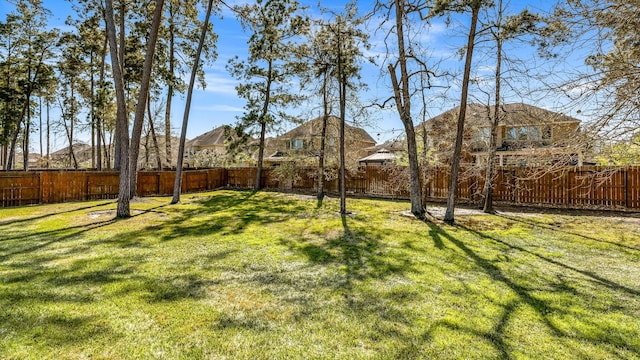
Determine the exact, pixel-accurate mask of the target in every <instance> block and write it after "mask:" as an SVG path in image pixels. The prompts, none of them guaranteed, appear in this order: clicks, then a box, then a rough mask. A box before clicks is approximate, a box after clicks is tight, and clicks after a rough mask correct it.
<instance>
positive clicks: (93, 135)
mask: <svg viewBox="0 0 640 360" xmlns="http://www.w3.org/2000/svg"><path fill="white" fill-rule="evenodd" d="M93 55H94V54H93V50H91V52H90V54H89V58H90V61H91V68H90V69H91V70H90V71H91V75H90V77H89V92H90V93H91V109H90V110H89V112H90V114H89V117H90V118H91V168H92V169H95V168H96V101H95V99H96V95H95V76H94V73H93Z"/></svg>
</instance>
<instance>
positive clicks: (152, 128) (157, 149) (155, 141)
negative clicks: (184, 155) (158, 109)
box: [147, 96, 162, 170]
mask: <svg viewBox="0 0 640 360" xmlns="http://www.w3.org/2000/svg"><path fill="white" fill-rule="evenodd" d="M147 116H148V117H149V131H150V132H151V139H152V140H153V149H154V153H155V154H156V162H157V168H158V170H162V158H161V157H160V146H159V145H158V137H157V136H156V129H155V126H153V117H152V116H151V96H149V99H147Z"/></svg>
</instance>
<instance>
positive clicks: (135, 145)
mask: <svg viewBox="0 0 640 360" xmlns="http://www.w3.org/2000/svg"><path fill="white" fill-rule="evenodd" d="M163 6H164V0H157V1H156V7H155V9H154V10H153V20H152V21H151V30H150V33H149V40H148V41H147V53H146V54H145V58H144V64H143V68H142V80H141V84H140V90H139V93H138V103H137V104H136V112H135V116H134V118H133V131H132V133H131V147H130V148H129V181H130V182H131V185H130V188H129V191H130V193H131V194H130V197H131V198H133V197H134V196H135V195H136V187H137V183H138V155H139V154H140V137H141V136H142V124H143V123H144V115H145V110H146V108H147V99H148V97H149V83H150V81H151V71H152V70H153V57H154V54H155V51H156V43H157V40H158V30H159V29H160V23H161V22H162V7H163Z"/></svg>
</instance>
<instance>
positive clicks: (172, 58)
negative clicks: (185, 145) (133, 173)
mask: <svg viewBox="0 0 640 360" xmlns="http://www.w3.org/2000/svg"><path fill="white" fill-rule="evenodd" d="M173 11H174V9H173V3H172V2H169V76H170V77H171V79H170V80H169V86H167V104H166V108H165V112H164V143H165V144H164V147H165V154H166V157H167V164H169V166H170V165H171V164H172V163H173V156H172V155H171V103H172V101H173V89H174V81H175V74H174V72H175V66H176V65H175V63H176V54H175V51H176V49H175V37H176V36H175V24H174V22H173Z"/></svg>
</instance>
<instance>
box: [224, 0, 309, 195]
mask: <svg viewBox="0 0 640 360" xmlns="http://www.w3.org/2000/svg"><path fill="white" fill-rule="evenodd" d="M235 11H236V12H237V13H238V15H239V17H240V21H241V22H242V25H243V27H244V28H245V29H248V30H249V31H251V37H250V39H249V42H248V43H249V56H248V58H247V59H246V60H244V61H241V60H240V59H239V58H238V57H236V58H234V59H231V60H230V62H229V64H228V66H227V69H228V70H229V72H230V73H231V74H232V75H233V76H234V77H236V78H237V79H238V80H240V81H241V82H242V83H241V84H240V85H238V87H237V91H238V95H239V96H240V97H242V98H244V99H245V100H246V101H247V104H246V105H245V109H246V110H245V113H244V115H243V116H242V117H241V119H240V124H239V128H240V129H241V130H243V129H251V128H256V127H257V128H258V131H259V133H260V135H259V136H260V137H259V144H258V167H257V174H256V181H255V185H254V189H255V190H259V189H261V188H262V164H263V159H264V148H265V138H266V134H267V131H268V130H271V129H272V128H273V127H274V126H275V125H276V124H277V123H278V122H279V121H280V120H281V119H283V118H285V117H286V116H285V115H284V114H283V113H282V112H278V109H280V110H281V109H283V108H284V107H286V106H287V105H291V104H293V103H295V102H297V101H299V100H300V99H301V98H300V96H298V95H297V94H295V93H293V91H292V89H291V81H292V79H293V78H294V77H295V76H296V73H297V72H298V71H296V70H295V69H296V68H297V67H298V66H299V59H297V58H296V56H295V54H297V53H298V52H297V51H295V50H294V49H295V48H296V47H298V46H299V43H298V41H297V40H299V39H300V38H301V37H302V36H304V35H305V34H306V33H307V32H308V28H309V20H308V19H307V18H306V17H305V16H303V15H301V14H300V8H299V4H298V2H297V1H295V0H264V1H263V0H257V2H256V4H254V5H243V6H238V7H236V8H235Z"/></svg>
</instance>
